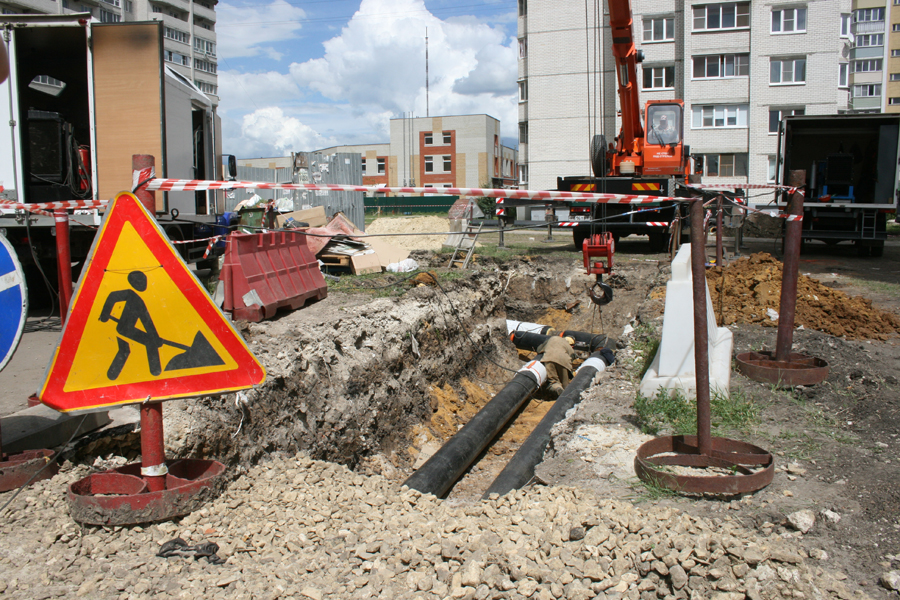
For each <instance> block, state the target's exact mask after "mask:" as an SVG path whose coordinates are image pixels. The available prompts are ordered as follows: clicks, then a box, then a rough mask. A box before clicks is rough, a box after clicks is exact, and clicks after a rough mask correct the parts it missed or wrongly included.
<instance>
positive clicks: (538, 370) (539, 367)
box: [519, 360, 547, 387]
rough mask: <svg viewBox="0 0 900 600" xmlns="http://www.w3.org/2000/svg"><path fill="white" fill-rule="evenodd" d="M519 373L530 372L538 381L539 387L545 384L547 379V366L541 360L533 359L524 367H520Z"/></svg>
mask: <svg viewBox="0 0 900 600" xmlns="http://www.w3.org/2000/svg"><path fill="white" fill-rule="evenodd" d="M519 373H528V374H529V375H531V376H532V377H534V379H535V380H536V381H537V384H538V387H540V386H542V385H544V382H545V381H547V367H545V366H544V365H543V364H541V362H540V361H537V360H533V361H531V362H530V363H527V364H526V365H525V366H524V367H522V368H521V369H519Z"/></svg>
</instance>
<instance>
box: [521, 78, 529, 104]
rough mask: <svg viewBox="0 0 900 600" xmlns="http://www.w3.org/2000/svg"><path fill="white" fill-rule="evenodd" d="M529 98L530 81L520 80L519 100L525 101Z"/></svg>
mask: <svg viewBox="0 0 900 600" xmlns="http://www.w3.org/2000/svg"><path fill="white" fill-rule="evenodd" d="M526 100H528V82H527V81H520V82H519V102H525V101H526Z"/></svg>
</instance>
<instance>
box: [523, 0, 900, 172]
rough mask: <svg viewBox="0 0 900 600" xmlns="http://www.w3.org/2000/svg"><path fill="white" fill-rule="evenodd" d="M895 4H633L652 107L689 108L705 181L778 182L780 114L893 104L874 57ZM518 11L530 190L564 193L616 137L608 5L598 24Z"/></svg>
mask: <svg viewBox="0 0 900 600" xmlns="http://www.w3.org/2000/svg"><path fill="white" fill-rule="evenodd" d="M888 4H889V0H878V1H874V0H852V1H851V0H806V1H805V2H791V3H785V2H784V1H783V0H754V1H753V2H748V1H743V2H703V1H694V2H683V1H682V0H633V3H632V11H633V16H634V25H633V29H634V35H635V41H636V44H637V46H638V48H639V49H640V50H642V51H643V53H644V56H645V59H644V62H643V63H642V64H641V65H640V66H639V68H638V71H639V73H638V77H639V79H640V97H641V103H642V104H643V103H644V102H646V101H647V100H653V99H658V100H665V99H674V98H680V99H683V100H684V102H685V124H684V128H685V131H684V133H685V142H686V143H687V144H689V145H690V150H691V153H692V154H702V155H704V157H705V161H704V162H705V165H704V180H707V181H709V182H722V183H724V182H744V183H746V182H751V183H765V182H766V181H770V180H771V179H772V177H773V174H774V157H775V152H776V145H777V127H778V122H779V121H780V118H781V117H782V116H784V115H787V114H835V113H838V112H845V111H848V110H853V111H860V110H873V109H874V110H880V109H883V107H884V100H883V98H882V94H881V89H883V87H882V86H883V83H880V84H876V83H875V80H876V79H877V80H878V82H883V81H886V73H885V72H884V71H883V69H882V63H884V62H886V61H880V60H879V61H878V62H872V60H871V59H872V57H870V56H869V55H870V54H872V55H873V56H874V55H875V54H878V53H880V54H879V56H882V57H883V56H884V54H885V48H886V47H887V46H886V45H885V43H884V42H885V40H884V37H885V34H884V33H882V34H881V35H880V37H878V34H877V33H876V34H870V33H869V31H868V30H869V29H873V31H874V29H877V28H879V27H880V31H881V32H884V22H885V14H886V13H887V9H888V8H889V6H888ZM857 5H858V6H857ZM869 5H872V6H877V7H880V9H879V10H874V11H873V10H868V9H870V8H871V7H870V6H869ZM597 10H600V11H602V13H601V15H598V14H597ZM519 11H520V16H519V48H520V60H519V89H520V104H519V121H520V143H521V145H520V148H519V161H520V163H521V165H522V167H523V168H521V170H520V185H521V186H522V187H526V186H527V187H530V188H532V189H553V188H555V187H556V177H557V176H562V175H588V174H589V173H590V170H589V169H590V167H589V162H588V155H589V154H588V148H589V143H590V139H591V136H592V135H594V134H598V133H602V134H605V135H606V137H607V139H608V140H611V139H612V137H613V136H614V135H616V134H617V133H618V128H619V124H620V120H618V119H617V120H616V122H615V124H613V122H612V115H613V108H612V107H613V106H616V107H617V108H618V105H617V98H616V80H615V72H614V70H613V68H614V63H613V62H612V59H611V53H610V46H611V41H610V40H609V28H608V27H609V17H608V11H607V1H606V0H601V1H600V7H599V9H595V10H593V11H590V14H588V16H587V18H586V17H585V9H584V5H575V4H572V3H571V2H565V1H563V0H531V1H530V2H527V6H526V0H520V1H519ZM598 21H599V22H601V23H605V25H606V29H604V28H602V27H601V28H599V29H598V28H597V27H596V26H595V22H598ZM863 30H865V32H864V31H863ZM897 35H898V36H900V27H898V34H897ZM866 36H869V37H866ZM598 54H599V55H600V58H599V59H595V57H596V56H597V55H598ZM898 55H900V51H898ZM876 69H877V70H876ZM870 80H871V81H870ZM897 80H898V81H900V74H898V76H897ZM875 85H877V87H872V86H875ZM851 90H852V91H853V92H854V95H855V97H853V98H851ZM876 92H877V93H876ZM898 103H900V100H898ZM598 115H605V118H598Z"/></svg>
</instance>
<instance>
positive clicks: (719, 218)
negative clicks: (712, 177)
mask: <svg viewBox="0 0 900 600" xmlns="http://www.w3.org/2000/svg"><path fill="white" fill-rule="evenodd" d="M716 266H717V267H722V266H725V265H723V264H722V195H721V194H719V197H718V199H717V200H716Z"/></svg>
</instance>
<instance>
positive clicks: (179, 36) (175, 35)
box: [163, 27, 191, 44]
mask: <svg viewBox="0 0 900 600" xmlns="http://www.w3.org/2000/svg"><path fill="white" fill-rule="evenodd" d="M163 35H164V36H166V37H167V38H169V39H170V40H175V41H176V42H181V43H182V44H190V43H191V36H190V34H189V33H187V32H186V31H179V30H177V29H172V28H171V27H166V28H165V29H164V30H163Z"/></svg>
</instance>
